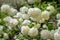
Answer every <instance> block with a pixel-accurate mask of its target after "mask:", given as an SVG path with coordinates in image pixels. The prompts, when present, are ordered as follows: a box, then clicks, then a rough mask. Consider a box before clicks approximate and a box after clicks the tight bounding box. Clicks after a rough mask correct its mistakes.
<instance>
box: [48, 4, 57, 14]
mask: <svg viewBox="0 0 60 40" xmlns="http://www.w3.org/2000/svg"><path fill="white" fill-rule="evenodd" d="M47 10H49V11H50V12H51V13H55V12H56V10H55V8H54V6H52V5H48V6H47Z"/></svg>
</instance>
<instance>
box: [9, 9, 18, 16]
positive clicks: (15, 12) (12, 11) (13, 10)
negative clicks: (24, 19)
mask: <svg viewBox="0 0 60 40" xmlns="http://www.w3.org/2000/svg"><path fill="white" fill-rule="evenodd" d="M17 12H18V11H17V10H16V9H14V8H11V9H10V11H9V13H8V14H9V15H10V16H14V15H16V14H17Z"/></svg>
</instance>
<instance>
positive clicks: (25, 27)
mask: <svg viewBox="0 0 60 40" xmlns="http://www.w3.org/2000/svg"><path fill="white" fill-rule="evenodd" d="M29 29H30V28H29V27H28V26H22V27H21V33H22V34H23V35H28V32H29Z"/></svg>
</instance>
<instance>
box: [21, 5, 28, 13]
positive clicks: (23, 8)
mask: <svg viewBox="0 0 60 40" xmlns="http://www.w3.org/2000/svg"><path fill="white" fill-rule="evenodd" d="M27 11H28V7H26V6H23V7H21V8H20V12H21V13H27Z"/></svg>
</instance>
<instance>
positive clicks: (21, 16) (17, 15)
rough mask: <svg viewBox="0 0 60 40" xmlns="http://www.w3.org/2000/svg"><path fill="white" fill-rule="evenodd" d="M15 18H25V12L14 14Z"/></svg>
mask: <svg viewBox="0 0 60 40" xmlns="http://www.w3.org/2000/svg"><path fill="white" fill-rule="evenodd" d="M13 17H14V18H23V14H22V13H21V12H18V13H17V14H16V15H14V16H13Z"/></svg>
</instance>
